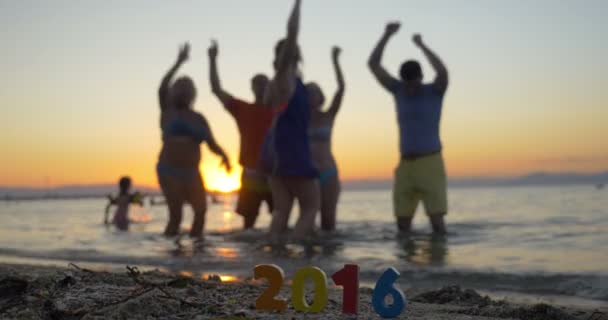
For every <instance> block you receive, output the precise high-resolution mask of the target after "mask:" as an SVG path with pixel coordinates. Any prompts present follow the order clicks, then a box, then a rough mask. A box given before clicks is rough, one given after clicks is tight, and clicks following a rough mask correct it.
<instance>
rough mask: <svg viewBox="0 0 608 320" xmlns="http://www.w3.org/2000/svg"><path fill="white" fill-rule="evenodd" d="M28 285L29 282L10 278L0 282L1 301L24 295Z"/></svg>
mask: <svg viewBox="0 0 608 320" xmlns="http://www.w3.org/2000/svg"><path fill="white" fill-rule="evenodd" d="M28 285H29V282H28V281H27V280H23V279H20V278H13V277H8V278H4V279H2V280H0V300H2V299H6V298H13V297H15V296H20V295H22V294H23V293H25V291H26V290H27V287H28Z"/></svg>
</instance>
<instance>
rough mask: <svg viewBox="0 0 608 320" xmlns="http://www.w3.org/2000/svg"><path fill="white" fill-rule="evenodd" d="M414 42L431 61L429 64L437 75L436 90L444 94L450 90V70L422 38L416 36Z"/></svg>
mask: <svg viewBox="0 0 608 320" xmlns="http://www.w3.org/2000/svg"><path fill="white" fill-rule="evenodd" d="M412 40H413V41H414V43H415V44H416V46H418V48H420V50H422V52H423V53H424V56H426V58H427V59H428V60H429V63H430V64H431V66H432V67H433V69H434V70H435V73H436V74H437V75H436V76H435V82H434V85H435V89H437V91H438V92H439V93H440V94H444V93H445V91H446V90H447V89H448V69H447V68H446V67H445V65H444V64H443V62H442V61H441V59H439V57H438V56H437V55H436V54H435V53H434V52H433V51H432V50H431V49H429V47H427V46H426V44H425V43H424V41H422V36H420V35H419V34H415V35H414V37H413V39H412Z"/></svg>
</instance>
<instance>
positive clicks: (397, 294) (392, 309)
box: [372, 267, 407, 318]
mask: <svg viewBox="0 0 608 320" xmlns="http://www.w3.org/2000/svg"><path fill="white" fill-rule="evenodd" d="M399 276H400V274H399V272H398V271H397V270H395V268H392V267H391V268H389V269H388V270H386V271H384V273H383V274H382V276H381V277H380V279H378V282H376V287H375V288H374V294H373V295H372V305H373V306H374V311H376V313H377V314H378V315H380V316H381V317H383V318H395V317H397V316H399V315H400V314H401V312H403V309H405V306H406V305H407V300H406V299H405V294H403V291H401V290H400V289H397V288H395V286H394V283H395V280H397V279H398V278H399ZM389 295H390V296H392V297H393V303H392V304H391V305H389V306H387V305H386V302H385V300H384V299H385V298H386V297H387V296H389Z"/></svg>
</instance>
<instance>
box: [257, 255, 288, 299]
mask: <svg viewBox="0 0 608 320" xmlns="http://www.w3.org/2000/svg"><path fill="white" fill-rule="evenodd" d="M253 277H254V279H256V280H259V279H268V285H269V287H268V289H266V290H264V292H262V294H261V295H260V296H259V297H258V298H257V300H255V308H256V310H269V311H282V310H285V309H287V302H286V301H285V300H278V299H275V298H274V297H276V295H277V294H279V291H281V287H282V286H283V279H284V278H285V276H284V273H283V269H281V267H279V266H277V265H274V264H262V265H257V266H255V268H254V269H253Z"/></svg>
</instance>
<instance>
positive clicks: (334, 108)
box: [329, 47, 345, 117]
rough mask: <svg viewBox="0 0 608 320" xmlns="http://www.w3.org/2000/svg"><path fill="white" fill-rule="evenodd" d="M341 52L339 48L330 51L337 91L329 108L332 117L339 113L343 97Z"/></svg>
mask: <svg viewBox="0 0 608 320" xmlns="http://www.w3.org/2000/svg"><path fill="white" fill-rule="evenodd" d="M341 52H342V50H341V49H340V48H339V47H334V48H333V50H332V54H331V56H332V60H333V63H334V70H335V72H336V80H337V81H338V89H337V90H336V94H335V95H334V99H333V100H332V102H331V106H330V107H329V113H330V114H331V115H332V116H334V117H335V116H336V114H338V111H340V106H341V105H342V98H343V97H344V87H345V85H344V75H343V74H342V68H341V67H340V53H341Z"/></svg>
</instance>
